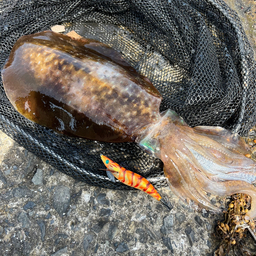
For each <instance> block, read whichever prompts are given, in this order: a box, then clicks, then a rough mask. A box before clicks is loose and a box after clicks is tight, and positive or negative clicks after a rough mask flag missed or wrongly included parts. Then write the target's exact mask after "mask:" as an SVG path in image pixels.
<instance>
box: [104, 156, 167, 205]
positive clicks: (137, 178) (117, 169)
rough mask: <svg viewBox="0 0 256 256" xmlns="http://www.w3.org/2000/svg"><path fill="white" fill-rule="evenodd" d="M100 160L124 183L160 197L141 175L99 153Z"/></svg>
mask: <svg viewBox="0 0 256 256" xmlns="http://www.w3.org/2000/svg"><path fill="white" fill-rule="evenodd" d="M101 160H102V161H103V163H104V165H105V166H106V167H107V169H108V171H110V172H111V173H112V174H113V175H114V177H116V178H117V179H118V180H120V181H121V182H122V183H124V184H125V185H127V186H130V187H133V188H137V189H139V190H142V191H144V192H146V193H147V194H149V195H150V196H152V197H154V198H155V199H156V200H158V201H160V200H161V199H162V197H161V196H160V194H159V193H158V192H157V190H156V189H155V188H154V186H153V185H152V184H151V183H150V182H149V181H148V180H147V179H145V178H143V177H142V176H141V175H139V174H137V173H135V172H132V171H129V170H126V169H125V168H124V167H121V166H120V165H119V164H117V163H115V162H114V161H112V160H111V159H110V158H108V157H106V156H104V155H101Z"/></svg>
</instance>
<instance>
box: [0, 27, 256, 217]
mask: <svg viewBox="0 0 256 256" xmlns="http://www.w3.org/2000/svg"><path fill="white" fill-rule="evenodd" d="M1 73H2V80H3V85H4V90H5V93H6V96H7V97H8V99H9V101H10V103H11V104H12V105H13V106H14V108H15V109H16V110H17V111H18V112H19V113H20V114H21V115H23V116H24V117H26V118H27V119H29V120H31V121H34V122H36V123H38V124H40V125H42V126H45V127H47V128H50V129H53V130H55V131H57V132H59V133H61V134H65V135H72V136H78V137H82V138H85V139H90V140H98V141H104V142H116V143H117V142H135V143H138V145H139V146H140V147H141V148H142V149H144V150H146V151H147V152H149V153H150V154H152V155H153V156H155V157H157V158H160V159H161V160H162V161H163V164H164V174H165V176H166V177H167V179H168V181H169V183H170V188H171V190H172V191H173V192H174V193H175V194H176V195H177V196H178V198H180V199H181V200H183V201H185V202H188V203H189V202H194V203H195V204H196V205H198V206H200V207H203V208H205V209H209V210H212V211H219V208H217V207H216V206H214V205H212V204H211V202H210V200H209V198H208V197H207V194H206V192H210V193H212V194H214V195H218V196H222V197H225V196H229V195H231V194H234V193H244V194H247V195H249V196H251V199H252V204H251V209H250V211H248V213H247V216H248V218H252V219H253V218H255V217H256V206H255V204H256V188H255V186H254V184H255V182H256V163H255V162H254V161H253V160H251V159H249V158H248V157H246V155H247V154H248V152H249V148H248V146H247V145H246V143H245V141H244V140H243V139H242V138H241V137H240V136H239V135H237V134H232V133H231V132H230V131H228V130H226V129H224V128H221V127H212V126H198V127H193V128H192V127H189V126H188V125H187V124H186V122H185V121H184V120H183V119H182V118H181V117H179V116H178V115H177V114H176V113H175V112H174V111H173V110H167V111H165V112H162V113H160V111H159V107H160V104H161V101H162V96H161V94H160V93H159V92H158V90H157V89H156V88H155V87H154V86H153V84H152V83H151V82H150V80H149V79H148V78H146V77H145V76H143V75H141V74H139V73H138V72H137V71H136V70H135V69H134V68H133V67H131V66H130V65H129V64H128V63H127V62H126V61H125V59H124V58H123V57H122V56H121V54H120V53H118V52H117V51H115V50H114V49H112V48H110V47H109V46H107V45H105V44H103V43H101V42H98V41H96V40H91V39H85V38H81V39H75V38H71V37H69V36H67V35H62V34H57V33H54V32H51V31H43V32H39V33H36V34H32V35H26V36H23V37H21V38H19V39H18V41H17V42H16V43H15V45H14V47H13V49H12V51H11V53H10V56H9V58H8V60H7V62H6V64H5V66H4V68H3V70H2V72H1Z"/></svg>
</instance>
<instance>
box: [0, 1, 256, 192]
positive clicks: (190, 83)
mask: <svg viewBox="0 0 256 256" xmlns="http://www.w3.org/2000/svg"><path fill="white" fill-rule="evenodd" d="M0 15H1V16H0V68H1V69H2V68H3V66H4V63H5V61H6V59H7V58H8V56H9V53H10V51H11V49H12V47H13V45H14V43H15V42H16V40H17V39H18V38H19V37H20V36H22V35H24V34H32V33H35V32H39V31H43V30H48V29H50V28H51V26H53V25H56V24H62V25H65V28H66V31H65V32H68V31H71V30H75V31H76V32H77V33H78V34H80V35H81V36H84V37H87V38H92V39H97V40H99V41H101V42H103V43H105V44H108V45H109V46H111V47H113V48H114V49H116V50H117V51H119V52H120V53H121V54H122V55H123V56H124V58H125V59H126V60H127V61H128V62H129V63H130V64H131V65H132V66H133V67H135V69H136V70H137V71H139V72H140V73H142V74H143V75H145V76H147V77H148V78H149V79H150V80H151V81H152V82H153V84H154V85H155V86H156V88H157V89H158V90H159V92H160V93H161V94H162V95H163V101H162V104H161V111H164V110H166V109H173V110H175V111H176V112H177V113H178V114H179V115H180V116H182V117H183V118H184V119H185V120H186V122H187V123H188V124H189V125H191V126H196V125H215V126H216V125H219V126H222V127H225V128H227V129H231V130H232V131H233V132H238V133H239V134H240V135H246V134H247V132H248V130H249V129H250V128H251V127H252V126H253V125H254V124H255V120H256V116H255V115H256V86H255V79H256V73H255V71H256V67H255V61H254V59H253V53H252V50H251V47H250V45H249V43H248V41H247V38H246V36H245V33H244V31H243V29H242V26H241V23H240V21H239V19H238V16H237V15H236V13H235V12H233V11H232V10H231V9H230V8H229V7H228V6H227V5H226V4H225V3H224V2H223V1H221V0H219V1H218V0H187V1H186V0H183V1H182V0H176V1H175V0H169V1H167V0H157V1H155V0H154V1H153V0H144V1H141V0H133V1H129V0H101V1H100V0H96V1H95V0H87V1H83V0H75V1H72V0H69V1H65V0H44V1H42V0H36V1H34V0H19V1H17V0H2V1H0ZM0 93H1V94H0V96H1V97H0V100H1V105H0V117H1V121H0V127H1V129H2V131H4V132H5V133H6V134H8V135H9V136H10V137H12V138H13V139H14V140H16V141H17V142H18V143H19V144H21V145H22V146H24V147H25V148H26V149H28V150H29V151H31V152H33V153H34V154H35V155H37V156H39V157H40V158H42V159H43V160H45V161H46V162H48V163H50V164H51V165H52V166H54V167H56V168H57V169H59V170H60V171H62V172H64V173H66V174H68V175H71V176H73V177H74V178H77V179H79V180H82V181H85V182H87V183H88V184H92V185H98V186H101V187H107V188H119V189H127V188H128V187H127V186H124V185H122V184H121V183H112V182H111V181H110V180H109V179H108V178H107V177H106V173H105V171H104V170H101V169H102V168H104V165H103V163H102V162H101V160H100V154H104V155H106V156H108V157H110V158H111V159H113V160H114V161H116V162H118V163H119V164H120V165H122V166H124V167H125V168H128V169H130V170H133V171H136V172H138V173H141V174H143V175H144V176H145V177H147V178H151V181H152V180H155V181H154V182H153V184H155V185H159V186H161V185H164V184H165V181H164V179H162V177H163V173H162V163H161V161H160V160H158V159H155V158H153V157H150V156H149V155H147V154H146V153H145V152H143V151H142V150H141V149H140V148H139V147H138V146H137V145H136V144H135V143H118V144H114V143H101V142H97V141H89V140H85V139H81V138H73V137H67V136H62V135H60V134H57V133H55V132H53V131H51V130H49V129H47V128H44V127H41V126H39V125H37V124H35V123H32V122H31V121H28V120H27V119H25V118H24V117H22V116H21V115H20V114H19V113H17V112H16V111H15V110H14V108H13V107H12V106H11V104H10V102H9V101H8V99H7V98H6V95H5V92H4V90H3V86H2V82H1V92H0Z"/></svg>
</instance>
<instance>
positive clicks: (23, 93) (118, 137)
mask: <svg viewBox="0 0 256 256" xmlns="http://www.w3.org/2000/svg"><path fill="white" fill-rule="evenodd" d="M2 78H3V83H4V88H5V92H6V95H7V97H8V98H9V100H10V101H11V103H12V104H13V106H14V107H15V108H16V110H18V112H20V113H21V114H22V115H24V116H25V117H27V118H28V119H30V120H32V121H34V122H36V123H38V124H41V125H44V126H46V127H48V128H51V129H54V130H56V131H58V132H61V133H64V134H68V135H74V136H79V137H84V138H88V139H92V140H101V141H107V142H123V141H133V140H134V137H135V136H136V131H137V130H140V128H142V127H143V126H145V125H146V124H148V123H151V122H154V121H156V120H157V119H158V118H159V111H158V109H159V105H160V102H161V95H160V94H159V92H158V91H157V90H156V89H155V87H154V86H153V85H152V83H151V82H150V81H149V80H148V79H147V78H146V77H144V76H142V75H139V74H138V73H137V72H136V71H135V69H134V68H132V67H131V66H130V65H129V64H128V63H126V62H125V60H124V59H123V58H122V57H121V55H120V54H119V53H118V52H116V51H115V50H113V49H112V48H110V47H108V46H107V45H104V44H102V43H100V42H98V41H95V40H90V39H80V40H77V39H72V38H70V37H69V36H66V35H61V34H57V33H54V32H51V31H45V32H40V33H37V34H33V35H27V36H23V37H21V38H20V39H19V40H18V41H17V42H16V44H15V45H14V47H13V49H12V51H11V54H10V57H9V59H8V61H7V63H6V65H5V67H4V69H3V71H2Z"/></svg>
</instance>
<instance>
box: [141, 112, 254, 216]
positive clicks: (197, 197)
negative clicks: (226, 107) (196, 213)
mask: <svg viewBox="0 0 256 256" xmlns="http://www.w3.org/2000/svg"><path fill="white" fill-rule="evenodd" d="M137 142H138V143H139V145H140V146H141V147H142V148H144V149H146V150H147V151H150V152H151V153H153V154H154V155H155V156H156V157H158V158H160V159H161V160H162V161H163V163H164V173H165V176H166V177H167V178H168V180H169V182H170V186H171V189H172V191H173V192H174V193H175V194H176V195H177V196H178V197H179V198H180V199H182V200H183V201H186V202H190V201H191V200H192V201H193V202H194V203H196V205H199V206H201V207H203V208H206V209H210V210H213V211H219V209H218V208H217V207H215V206H214V205H212V204H211V202H210V200H209V198H208V197H207V196H206V193H205V192H210V193H212V194H214V195H218V196H223V197H224V196H228V195H232V194H235V193H244V194H247V195H250V196H251V197H252V205H251V210H250V211H249V212H248V214H247V215H248V216H249V217H250V218H255V217H256V206H255V204H256V187H254V185H252V184H253V183H255V182H256V163H255V161H253V160H251V159H249V158H247V157H246V156H245V154H247V153H248V152H249V148H248V146H247V145H246V143H245V142H244V140H243V139H242V138H241V137H239V136H238V135H234V134H232V133H231V132H229V131H228V130H226V129H223V128H221V127H211V126H201V127H200V126H198V127H194V128H191V127H189V126H188V125H187V124H186V123H185V122H184V120H183V119H182V118H180V117H179V116H178V115H177V114H176V113H175V112H174V111H171V110H168V111H167V112H166V113H165V114H163V116H162V118H161V119H160V121H159V122H158V123H157V124H153V125H152V126H151V127H149V128H148V129H147V130H145V131H144V134H142V135H141V136H140V137H139V138H138V139H137Z"/></svg>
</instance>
